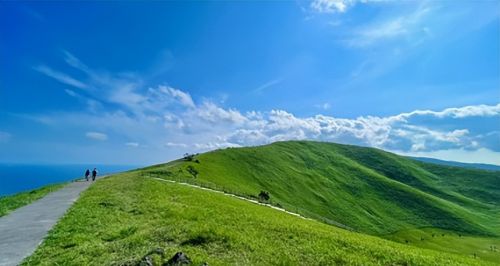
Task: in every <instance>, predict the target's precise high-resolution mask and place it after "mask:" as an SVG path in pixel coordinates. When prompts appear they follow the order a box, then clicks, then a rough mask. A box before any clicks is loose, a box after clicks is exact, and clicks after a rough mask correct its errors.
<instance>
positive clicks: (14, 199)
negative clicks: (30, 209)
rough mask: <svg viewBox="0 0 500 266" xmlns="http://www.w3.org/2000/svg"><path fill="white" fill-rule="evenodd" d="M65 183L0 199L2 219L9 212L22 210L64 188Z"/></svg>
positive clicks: (0, 215)
mask: <svg viewBox="0 0 500 266" xmlns="http://www.w3.org/2000/svg"><path fill="white" fill-rule="evenodd" d="M64 185H65V183H62V184H52V185H47V186H44V187H41V188H37V189H33V190H31V191H26V192H20V193H17V194H14V195H8V196H1V197H0V217H2V216H4V215H6V214H8V213H9V212H11V211H13V210H15V209H17V208H20V207H22V206H25V205H28V204H30V203H32V202H33V201H35V200H38V199H41V198H43V197H44V196H45V195H47V194H49V193H50V192H53V191H56V190H58V189H60V188H62V187H63V186H64Z"/></svg>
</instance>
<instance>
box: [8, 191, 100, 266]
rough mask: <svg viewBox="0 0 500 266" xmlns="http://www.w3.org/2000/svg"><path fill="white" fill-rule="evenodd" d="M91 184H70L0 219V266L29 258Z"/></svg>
mask: <svg viewBox="0 0 500 266" xmlns="http://www.w3.org/2000/svg"><path fill="white" fill-rule="evenodd" d="M91 183H92V182H91V181H90V182H86V181H77V182H71V183H69V184H68V185H66V186H65V187H63V188H61V189H59V190H57V191H55V192H52V193H50V194H48V195H46V196H45V197H43V198H42V199H39V200H37V201H35V202H33V203H31V204H29V205H26V206H24V207H21V208H19V209H17V210H15V211H13V212H11V213H9V214H7V215H6V216H3V217H0V266H11V265H18V264H20V263H21V262H22V260H23V259H24V258H26V257H27V256H29V255H31V253H33V251H35V249H36V248H37V246H38V245H39V244H40V243H42V241H43V239H44V238H45V236H46V235H47V233H48V232H49V230H50V229H51V228H52V226H54V225H55V224H56V223H57V221H58V220H59V219H60V218H61V217H62V216H63V215H64V213H65V212H66V210H68V209H69V207H70V206H71V205H72V204H73V202H75V201H76V200H77V199H78V196H79V195H80V192H82V191H84V190H85V189H86V188H88V187H89V186H90V184H91Z"/></svg>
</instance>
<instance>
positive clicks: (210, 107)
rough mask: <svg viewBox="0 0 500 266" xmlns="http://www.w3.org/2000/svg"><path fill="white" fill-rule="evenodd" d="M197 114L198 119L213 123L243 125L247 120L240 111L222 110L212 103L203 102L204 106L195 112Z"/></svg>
mask: <svg viewBox="0 0 500 266" xmlns="http://www.w3.org/2000/svg"><path fill="white" fill-rule="evenodd" d="M195 113H196V115H197V116H198V117H200V118H202V119H203V120H205V121H208V122H211V123H219V122H229V123H243V122H245V121H246V120H247V118H246V117H245V116H243V115H242V114H241V113H240V112H239V111H237V110H233V109H224V108H221V107H219V106H218V105H216V104H215V103H213V102H210V101H205V102H203V104H202V105H201V106H199V107H198V108H197V109H196V110H195Z"/></svg>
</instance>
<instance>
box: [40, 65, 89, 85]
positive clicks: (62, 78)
mask: <svg viewBox="0 0 500 266" xmlns="http://www.w3.org/2000/svg"><path fill="white" fill-rule="evenodd" d="M33 69H34V70H36V71H38V72H40V73H42V74H45V75H47V76H48V77H51V78H53V79H55V80H57V81H59V82H61V83H63V84H66V85H70V86H73V87H77V88H80V89H87V88H88V85H87V84H85V83H83V82H81V81H79V80H77V79H75V78H72V77H71V76H69V75H67V74H65V73H62V72H59V71H56V70H53V69H51V68H50V67H48V66H45V65H39V66H36V67H34V68H33Z"/></svg>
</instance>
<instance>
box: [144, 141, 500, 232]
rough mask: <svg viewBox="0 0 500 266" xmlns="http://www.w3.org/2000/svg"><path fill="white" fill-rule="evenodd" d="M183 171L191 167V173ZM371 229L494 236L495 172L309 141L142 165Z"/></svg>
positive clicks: (498, 188) (498, 177)
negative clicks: (263, 193)
mask: <svg viewBox="0 0 500 266" xmlns="http://www.w3.org/2000/svg"><path fill="white" fill-rule="evenodd" d="M191 172H195V173H196V175H194V174H193V173H191ZM144 173H145V174H149V175H152V176H159V177H162V178H167V179H173V180H182V181H186V182H195V183H199V184H202V185H204V186H207V187H213V188H216V189H219V190H224V191H231V192H232V193H235V194H238V195H243V196H246V197H256V196H257V195H258V193H259V192H260V191H268V192H269V193H270V195H271V202H272V203H273V204H277V205H279V206H283V207H284V208H285V209H289V210H293V211H296V212H298V213H300V214H303V215H304V216H307V217H311V218H314V219H317V220H321V221H324V222H326V223H332V224H342V225H345V226H346V227H348V228H351V229H352V230H355V231H359V232H363V233H369V234H374V235H384V234H390V233H394V232H397V231H400V230H404V229H412V228H421V227H435V228H441V229H447V230H453V231H457V232H463V233H469V234H474V235H484V236H498V235H499V232H500V228H499V225H498V221H499V219H500V215H499V210H500V207H499V204H498V202H500V174H499V172H491V171H482V170H475V169H474V170H473V169H464V168H458V167H450V166H439V165H435V164H428V163H423V162H417V161H414V160H411V159H408V158H406V157H402V156H398V155H395V154H392V153H388V152H385V151H382V150H378V149H374V148H364V147H357V146H351V145H340V144H334V143H321V142H309V141H290V142H278V143H274V144H270V145H266V146H259V147H249V148H228V149H224V150H217V151H213V152H209V153H205V154H200V155H197V156H196V157H195V160H193V161H185V160H178V161H174V162H171V163H168V164H165V165H157V166H153V167H150V168H146V169H145V172H144Z"/></svg>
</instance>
